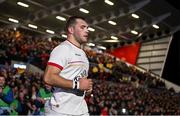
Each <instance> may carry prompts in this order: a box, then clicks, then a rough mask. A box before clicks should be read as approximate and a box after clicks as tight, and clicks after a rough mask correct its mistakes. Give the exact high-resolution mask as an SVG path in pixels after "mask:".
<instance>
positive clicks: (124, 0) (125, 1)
mask: <svg viewBox="0 0 180 116" xmlns="http://www.w3.org/2000/svg"><path fill="white" fill-rule="evenodd" d="M122 1H123V2H124V3H126V4H128V5H131V3H130V2H128V0H122ZM140 11H141V12H142V13H144V14H146V15H147V16H149V17H151V18H154V16H152V15H151V14H149V13H148V12H146V11H144V10H143V9H140ZM162 23H163V24H164V25H166V26H168V27H169V28H171V26H170V25H168V24H167V23H166V22H162Z"/></svg>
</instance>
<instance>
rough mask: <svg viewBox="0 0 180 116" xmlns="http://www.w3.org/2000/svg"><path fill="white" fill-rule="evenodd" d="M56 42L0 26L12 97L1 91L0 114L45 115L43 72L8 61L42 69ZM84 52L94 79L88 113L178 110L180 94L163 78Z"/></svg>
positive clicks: (1, 63)
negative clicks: (168, 86) (4, 108)
mask: <svg viewBox="0 0 180 116" xmlns="http://www.w3.org/2000/svg"><path fill="white" fill-rule="evenodd" d="M59 43H60V41H56V40H51V41H48V40H46V39H38V38H35V37H33V36H30V35H25V34H22V33H20V32H19V31H14V30H11V29H5V30H4V29H1V30H0V76H4V78H5V86H8V88H10V89H8V91H11V92H12V93H13V94H11V98H12V95H13V99H10V100H9V101H7V99H6V98H5V97H10V95H9V96H8V95H7V94H8V92H4V93H3V92H0V97H1V100H3V101H5V102H7V104H8V107H9V109H6V110H2V106H1V105H0V113H1V114H20V115H27V114H29V115H36V114H37V115H39V114H43V111H44V110H43V105H44V102H45V100H46V99H48V97H49V96H48V95H50V94H51V92H50V89H51V87H49V86H48V85H45V84H44V83H43V81H42V77H43V75H41V74H39V73H33V72H30V71H28V70H24V71H18V69H15V68H12V67H11V66H10V64H11V60H17V61H23V62H27V63H30V64H34V65H36V66H39V67H40V68H41V69H44V68H45V66H46V63H47V60H48V58H49V53H50V51H51V50H52V49H53V48H54V47H55V46H56V45H58V44H59ZM85 51H86V53H87V56H88V58H89V61H90V71H89V78H92V79H93V80H94V86H93V92H92V94H91V95H87V96H86V101H87V103H88V107H89V111H90V114H91V115H117V114H122V115H127V114H135V115H136V114H142V115H147V114H152V115H153V114H155V115H160V114H165V115H168V114H169V115H171V114H173V115H179V114H180V93H176V92H174V91H173V89H171V90H168V89H167V88H166V86H165V83H164V82H163V81H161V80H160V79H157V78H156V77H155V76H152V75H151V74H150V72H142V71H139V70H138V69H137V68H136V67H135V66H132V65H128V64H127V63H126V62H124V61H122V60H117V59H116V58H114V57H112V56H110V55H108V54H105V53H104V54H100V53H97V52H95V51H92V50H85ZM3 89H4V88H3ZM42 89H45V90H46V91H47V92H49V94H48V95H47V96H46V97H43V96H42V93H43V92H44V91H45V90H42ZM3 94H4V95H3ZM5 95H7V96H5ZM1 111H4V112H1Z"/></svg>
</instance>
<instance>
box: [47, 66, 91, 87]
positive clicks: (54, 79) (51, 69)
mask: <svg viewBox="0 0 180 116" xmlns="http://www.w3.org/2000/svg"><path fill="white" fill-rule="evenodd" d="M60 72H61V70H60V69H59V68H57V67H55V66H51V65H47V67H46V70H45V75H44V82H45V83H47V84H49V85H52V86H56V87H61V88H68V89H72V88H73V81H72V80H67V79H64V78H63V77H60V76H59V73H60ZM79 83H80V90H89V89H91V88H92V84H93V83H92V80H91V79H86V78H82V79H80V80H79Z"/></svg>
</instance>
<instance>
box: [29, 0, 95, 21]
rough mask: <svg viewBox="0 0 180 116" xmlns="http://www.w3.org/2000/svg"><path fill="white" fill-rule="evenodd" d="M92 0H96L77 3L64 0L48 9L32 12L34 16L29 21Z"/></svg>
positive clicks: (76, 6) (82, 0)
mask: <svg viewBox="0 0 180 116" xmlns="http://www.w3.org/2000/svg"><path fill="white" fill-rule="evenodd" d="M94 1H96V0H88V1H85V0H79V3H78V4H77V3H75V1H72V0H66V1H65V2H63V3H60V4H57V5H55V6H53V7H51V8H49V9H48V10H40V11H37V12H35V13H34V14H32V16H33V17H34V18H33V19H31V21H37V20H40V19H43V18H46V17H48V16H49V15H56V14H58V13H62V12H65V11H67V10H71V9H74V8H78V7H80V6H82V5H85V4H87V3H91V2H94ZM39 13H41V14H42V15H41V16H38V14H39ZM29 20H30V19H29Z"/></svg>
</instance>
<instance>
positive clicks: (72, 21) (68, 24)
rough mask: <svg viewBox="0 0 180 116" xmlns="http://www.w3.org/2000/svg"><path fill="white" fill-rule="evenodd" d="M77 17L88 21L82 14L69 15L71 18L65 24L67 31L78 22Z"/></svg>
mask: <svg viewBox="0 0 180 116" xmlns="http://www.w3.org/2000/svg"><path fill="white" fill-rule="evenodd" d="M76 19H82V20H84V21H86V19H85V18H84V17H81V16H71V17H69V19H68V20H67V22H66V26H65V31H66V32H67V31H68V28H69V27H70V26H72V25H74V24H75V23H76Z"/></svg>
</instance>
